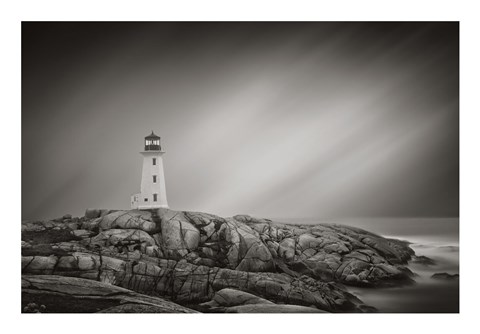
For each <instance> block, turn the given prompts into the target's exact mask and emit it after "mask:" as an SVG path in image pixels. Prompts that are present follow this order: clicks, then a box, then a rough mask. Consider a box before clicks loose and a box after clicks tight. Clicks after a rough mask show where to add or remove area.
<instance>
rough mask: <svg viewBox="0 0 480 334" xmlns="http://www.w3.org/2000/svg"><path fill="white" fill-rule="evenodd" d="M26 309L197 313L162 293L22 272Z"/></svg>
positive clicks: (70, 311) (25, 310)
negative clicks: (147, 293)
mask: <svg viewBox="0 0 480 334" xmlns="http://www.w3.org/2000/svg"><path fill="white" fill-rule="evenodd" d="M22 310H23V311H24V312H32V313H33V312H35V313H52V312H53V313H73V312H74V313H80V312H82V313H92V312H103V313H117V312H122V313H125V312H127V313H193V312H195V311H194V310H191V309H188V308H186V307H183V306H180V305H177V304H175V303H172V302H170V301H168V300H164V299H162V298H158V297H152V296H146V295H143V294H139V293H135V292H133V291H130V290H127V289H123V288H120V287H117V286H114V285H111V284H106V283H102V282H97V281H93V280H88V279H82V278H76V277H65V276H50V275H42V276H39V275H38V276H32V275H23V276H22Z"/></svg>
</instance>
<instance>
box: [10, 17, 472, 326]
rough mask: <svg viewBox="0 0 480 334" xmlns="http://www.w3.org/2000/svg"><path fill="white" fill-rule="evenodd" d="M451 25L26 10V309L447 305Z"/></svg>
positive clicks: (453, 159) (455, 70) (450, 286)
mask: <svg viewBox="0 0 480 334" xmlns="http://www.w3.org/2000/svg"><path fill="white" fill-rule="evenodd" d="M459 27H460V23H459V22H458V21H388V22H387V21H375V22H374V21H355V22H353V21H330V22H327V21H268V22H267V21H256V22H252V21H229V22H226V21H225V22H222V21H215V22H213V21H195V22H190V21H170V22H165V21H152V22H150V21H149V22H136V21H121V22H119V21H116V22H107V21H105V22H100V21H96V22H87V21H69V22H62V21H43V22H38V21H28V20H27V21H23V22H22V23H21V104H22V105H21V310H19V311H21V313H262V314H263V313H458V312H459V285H460V280H461V278H460V272H459V267H460V265H459V262H460V261H459V249H460V243H459V229H460V220H459V208H460V202H459V174H460V160H459V156H460V155H459V152H460V147H459V137H460V133H459V131H460V130H459V118H460V117H459V115H460V113H459V105H460V104H459V54H460V53H459V51H460V49H459ZM462 265H463V263H462ZM319 316H321V315H319ZM320 319H321V318H320ZM319 321H320V320H319Z"/></svg>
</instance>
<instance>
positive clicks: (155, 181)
mask: <svg viewBox="0 0 480 334" xmlns="http://www.w3.org/2000/svg"><path fill="white" fill-rule="evenodd" d="M144 144H145V148H144V150H143V151H142V152H140V154H141V155H142V156H143V167H142V181H141V184H140V193H138V194H134V195H132V196H131V198H130V203H131V207H132V209H140V210H142V209H156V208H168V203H167V191H166V189H165V176H164V173H163V159H162V156H163V155H164V154H165V152H164V151H162V147H161V146H160V137H159V136H157V135H156V134H154V133H153V131H152V133H151V134H150V135H149V136H146V137H145V142H144Z"/></svg>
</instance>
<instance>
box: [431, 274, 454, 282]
mask: <svg viewBox="0 0 480 334" xmlns="http://www.w3.org/2000/svg"><path fill="white" fill-rule="evenodd" d="M432 278H433V279H438V280H446V281H453V280H458V279H459V278H460V275H459V274H449V273H435V274H433V275H432Z"/></svg>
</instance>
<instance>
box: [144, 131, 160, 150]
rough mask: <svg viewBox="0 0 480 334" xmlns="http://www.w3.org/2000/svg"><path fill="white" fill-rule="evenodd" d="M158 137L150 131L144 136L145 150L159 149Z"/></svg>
mask: <svg viewBox="0 0 480 334" xmlns="http://www.w3.org/2000/svg"><path fill="white" fill-rule="evenodd" d="M161 150H162V148H161V147H160V137H159V136H157V135H156V134H154V133H153V131H152V133H151V134H150V135H148V136H146V137H145V151H161Z"/></svg>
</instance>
